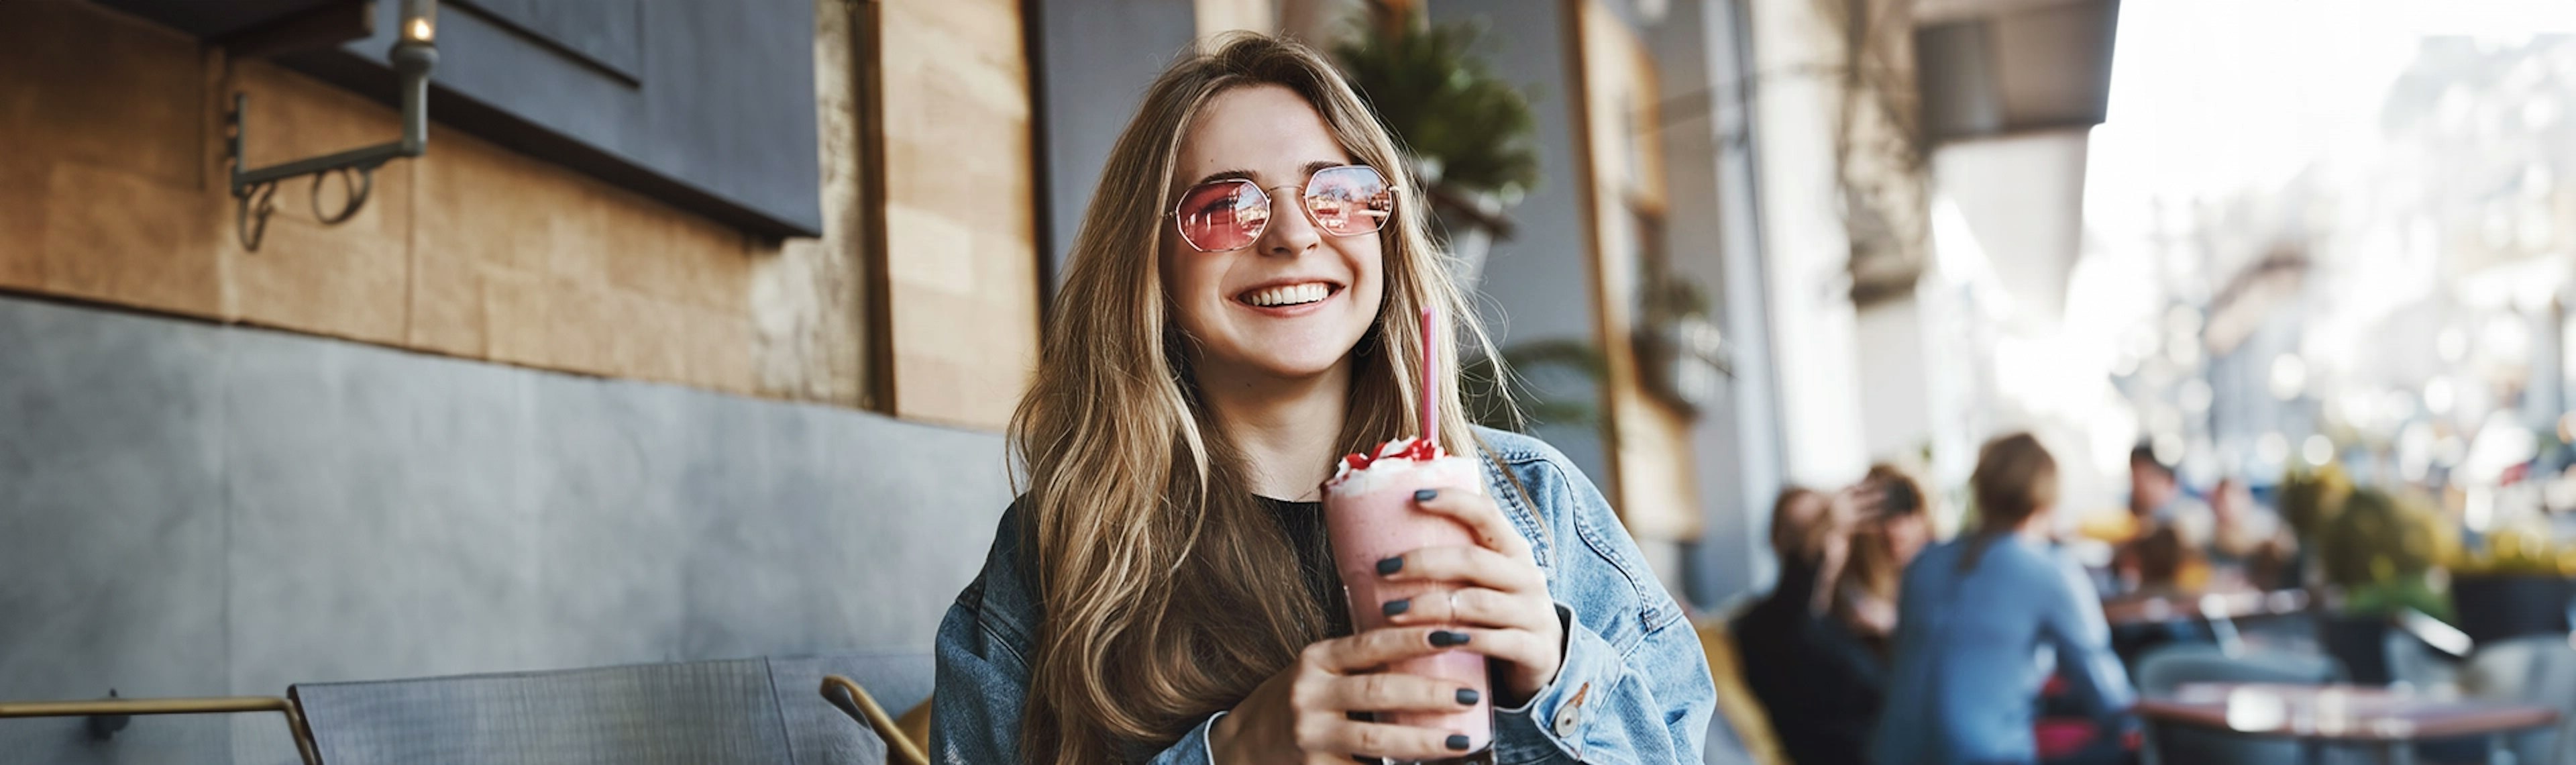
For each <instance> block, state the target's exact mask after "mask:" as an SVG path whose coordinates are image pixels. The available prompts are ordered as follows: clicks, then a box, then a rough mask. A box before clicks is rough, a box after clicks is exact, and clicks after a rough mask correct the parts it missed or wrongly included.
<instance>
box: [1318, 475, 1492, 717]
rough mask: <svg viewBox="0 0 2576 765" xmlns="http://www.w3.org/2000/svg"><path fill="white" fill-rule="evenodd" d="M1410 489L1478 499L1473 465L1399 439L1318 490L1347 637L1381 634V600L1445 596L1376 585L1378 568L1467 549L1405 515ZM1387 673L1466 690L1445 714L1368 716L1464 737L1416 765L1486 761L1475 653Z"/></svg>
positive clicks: (1484, 708) (1436, 587)
mask: <svg viewBox="0 0 2576 765" xmlns="http://www.w3.org/2000/svg"><path fill="white" fill-rule="evenodd" d="M1419 489H1439V490H1442V491H1467V492H1474V493H1478V494H1482V493H1484V491H1485V481H1484V473H1483V471H1482V470H1480V469H1479V466H1478V465H1477V463H1476V461H1475V460H1472V459H1468V458H1465V457H1450V456H1444V455H1442V454H1441V453H1440V447H1439V446H1438V445H1436V444H1434V443H1432V442H1430V441H1427V440H1419V439H1412V438H1406V439H1399V440H1395V441H1389V442H1387V443H1385V444H1383V445H1381V446H1379V447H1378V449H1377V451H1376V452H1374V453H1370V454H1353V455H1350V456H1348V457H1344V458H1342V463H1341V466H1340V468H1338V469H1337V470H1336V471H1335V472H1334V474H1333V479H1332V480H1331V481H1329V482H1326V483H1325V484H1324V523H1325V526H1326V533H1327V535H1329V536H1330V537H1331V538H1332V541H1333V561H1334V565H1335V567H1336V568H1337V569H1339V571H1340V572H1341V575H1342V587H1343V589H1344V590H1345V591H1346V593H1347V595H1348V599H1349V601H1350V607H1351V626H1352V628H1353V629H1354V630H1357V631H1359V632H1366V631H1368V630H1371V629H1376V628H1378V627H1381V626H1385V624H1386V622H1387V618H1386V612H1385V611H1384V610H1383V606H1384V605H1385V604H1386V603H1387V602H1388V601H1393V600H1402V599H1406V598H1413V599H1416V601H1417V602H1421V601H1424V600H1436V599H1439V598H1445V597H1448V595H1449V591H1450V590H1451V589H1452V588H1453V585H1450V584H1448V583H1442V582H1419V581H1412V582H1389V581H1386V580H1385V578H1384V577H1381V576H1378V573H1377V562H1378V561H1380V560H1384V559H1387V558H1391V557H1395V556H1398V555H1403V554H1405V553H1409V552H1413V551H1414V550H1418V549H1421V548H1424V547H1434V546H1443V545H1462V546H1463V545H1473V544H1475V543H1476V542H1475V537H1474V535H1473V533H1472V532H1470V531H1468V529H1467V527H1466V526H1465V525H1463V524H1460V523H1458V522H1457V521H1454V520H1450V519H1449V518H1447V517H1445V516H1441V515H1435V514H1432V513H1430V512H1428V511H1425V510H1422V509H1420V508H1417V507H1415V506H1414V499H1413V492H1414V491H1416V490H1419ZM1387 671H1390V672H1401V673H1405V674H1410V675H1419V676H1422V677H1428V678H1431V679H1433V680H1437V681H1440V682H1444V683H1456V684H1457V687H1460V688H1473V689H1475V690H1476V694H1477V700H1476V703H1475V705H1473V706H1462V707H1460V708H1459V710H1458V711H1455V712H1382V713H1377V714H1374V715H1372V718H1373V719H1374V720H1376V721H1377V722H1384V723H1392V724H1396V725H1412V726H1419V727H1424V728H1430V729H1433V730H1438V731H1443V732H1447V733H1453V734H1466V736H1467V741H1468V745H1467V752H1466V753H1462V754H1460V755H1458V756H1456V757H1452V758H1445V759H1437V760H1424V761H1421V762H1425V763H1489V762H1492V761H1493V743H1494V735H1493V730H1494V710H1493V703H1492V699H1493V693H1492V689H1491V688H1489V687H1487V685H1488V680H1487V676H1486V674H1485V657H1484V656H1483V655H1480V654H1475V653H1470V652H1467V651H1464V650H1457V649H1452V650H1447V651H1442V652H1439V653H1435V654H1432V655H1429V656H1424V657H1421V658H1417V659H1412V660H1408V661H1400V662H1395V663H1393V664H1390V665H1388V666H1387Z"/></svg>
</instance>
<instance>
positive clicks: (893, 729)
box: [823, 675, 930, 765]
mask: <svg viewBox="0 0 2576 765" xmlns="http://www.w3.org/2000/svg"><path fill="white" fill-rule="evenodd" d="M823 698H824V699H826V700H828V701H831V702H832V706H834V707H836V708H838V709H840V710H841V711H842V713H844V714H847V715H849V716H850V719H852V720H856V721H858V723H859V725H860V726H861V727H864V728H867V729H868V730H869V731H871V732H873V733H875V734H876V735H877V738H879V739H883V740H884V741H885V743H886V762H887V763H889V765H930V757H929V756H927V755H924V754H922V750H921V746H920V745H919V744H917V743H915V742H914V739H913V738H912V736H911V735H909V734H907V733H906V732H905V730H904V726H902V725H900V724H898V723H896V722H895V719H894V718H893V717H891V716H888V715H887V714H886V711H885V707H881V706H878V705H877V700H876V698H875V697H873V696H869V695H868V690H867V689H866V688H861V687H859V683H858V681H855V680H851V679H850V678H848V677H844V676H841V675H824V676H823ZM929 709H930V702H927V701H924V702H922V703H921V706H919V707H917V708H916V709H915V710H914V711H915V712H920V713H922V714H921V718H922V721H923V723H924V725H923V727H925V728H927V727H928V722H929V717H930V716H929V714H928V710H929ZM912 715H913V713H910V712H907V713H905V715H904V716H906V717H911V716H912Z"/></svg>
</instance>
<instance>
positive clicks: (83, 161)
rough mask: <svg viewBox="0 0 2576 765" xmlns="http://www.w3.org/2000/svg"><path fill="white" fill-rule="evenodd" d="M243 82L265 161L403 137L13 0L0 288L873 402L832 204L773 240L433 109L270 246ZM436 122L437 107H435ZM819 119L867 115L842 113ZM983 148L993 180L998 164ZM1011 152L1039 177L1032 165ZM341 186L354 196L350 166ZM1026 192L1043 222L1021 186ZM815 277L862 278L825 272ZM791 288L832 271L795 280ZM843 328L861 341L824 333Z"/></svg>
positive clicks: (302, 206) (295, 200)
mask: <svg viewBox="0 0 2576 765" xmlns="http://www.w3.org/2000/svg"><path fill="white" fill-rule="evenodd" d="M815 7H816V9H817V12H818V13H819V14H823V17H822V19H821V20H822V21H824V22H826V23H825V24H822V25H820V26H818V28H819V29H822V30H824V31H823V32H822V33H821V34H820V35H819V36H818V37H817V38H816V39H815V40H813V41H811V44H813V45H815V46H816V47H817V49H818V52H835V53H836V54H837V55H834V56H831V57H830V58H829V60H831V61H836V62H839V64H840V65H841V66H844V67H846V66H847V62H848V54H847V52H846V51H847V49H848V46H849V45H850V44H851V38H850V36H849V35H850V27H849V25H848V23H847V20H846V18H843V17H842V16H841V15H840V14H843V13H846V5H845V3H843V2H842V0H816V2H815ZM1011 13H1012V14H1016V10H1015V6H1014V7H1012V9H1011ZM1015 18H1016V16H1015V15H1012V16H1006V17H1003V18H1002V19H1001V21H1002V22H1010V21H1013V20H1015ZM988 26H991V25H989V24H988ZM1010 29H1011V30H1013V31H1009V32H1006V33H1005V34H1012V35H1015V34H1016V31H1015V30H1016V27H1015V26H1014V27H1010ZM1014 39H1016V38H1014ZM804 42H805V41H797V42H795V43H793V44H804ZM925 44H926V45H935V44H936V43H929V42H925ZM925 50H929V49H928V48H925ZM1016 50H1017V48H1016V47H1014V48H1012V51H1013V52H1014V56H1016ZM1012 61H1013V62H1016V58H1013V59H1012ZM819 74H822V75H823V76H818V78H817V85H816V88H817V91H818V93H817V95H818V97H821V98H823V100H824V101H825V102H827V103H831V104H835V105H837V106H838V107H839V108H841V109H843V110H847V109H850V108H852V104H853V99H852V95H851V88H853V87H854V86H853V84H852V83H851V81H850V78H849V77H848V76H847V75H846V74H843V73H840V72H833V73H819ZM986 79H987V80H991V79H992V78H986ZM1013 83H1024V80H1011V79H1009V78H1001V79H999V80H996V81H995V84H987V85H984V86H982V87H981V90H980V91H978V90H976V89H974V88H966V89H965V90H967V91H968V92H988V93H1002V94H1005V96H1003V97H998V98H996V99H993V100H996V101H999V102H1003V103H1010V102H1011V99H1012V98H1017V99H1019V103H1025V100H1026V92H1025V85H1024V84H1016V85H1015V84H1013ZM968 84H970V85H971V84H973V83H972V82H969V83H968ZM943 86H944V87H951V88H955V87H957V83H953V82H951V83H945V84H944V85H943ZM236 91H239V92H243V93H247V94H249V95H250V99H251V100H250V114H249V119H248V123H249V131H248V133H247V134H246V144H247V145H246V146H245V151H246V153H247V154H248V155H249V157H250V162H251V164H253V165H269V164H275V163H279V162H284V161H288V160H293V159H300V158H303V157H308V156H314V155H318V154H323V153H327V152H332V151H338V150H343V149H349V148H354V147H358V146H363V145H369V144H373V143H378V142H382V141H385V140H389V139H391V138H393V137H394V136H396V135H398V133H399V130H398V127H397V125H396V115H395V113H394V111H393V110H391V109H389V108H386V107H385V106H382V105H380V104H378V103H376V102H375V101H373V100H371V99H369V98H366V97H364V96H361V95H359V94H356V93H352V92H349V91H346V90H343V89H341V88H338V87H336V86H331V85H326V84H323V83H320V82H317V81H315V80H312V79H309V78H306V77H304V76H302V75H299V74H295V73H292V72H289V71H287V70H285V69H283V68H280V67H277V66H273V65H270V64H267V63H264V62H259V61H226V60H224V58H223V56H222V55H221V54H220V53H218V52H213V51H210V50H208V49H205V48H203V47H202V46H200V45H199V43H198V42H197V41H196V40H194V39H191V38H189V37H188V36H186V35H183V34H180V33H178V32H176V31H173V30H170V29H166V28H163V27H159V26H156V25H154V24H151V23H148V22H144V21H140V20H137V19H134V18H131V17H126V16H123V15H120V14H118V13H115V12H113V11H108V10H104V9H101V8H99V7H96V6H93V5H90V4H86V3H78V2H66V1H64V0H23V1H20V2H0V146H7V147H9V150H8V151H6V152H0V289H7V290H15V291H21V292H31V293H39V294H48V295H57V296H65V297H71V298H77V299H81V300H90V301H98V302H104V303H113V304H118V305H124V306H130V307H134V308H139V309H144V310H150V311H158V312H165V313H173V314H180V315H186V316H193V317H200V318H206V319H212V320H217V321H231V322H243V323H249V324H257V325H262V326H270V327H277V328H282V329H289V330H294V331H299V332H308V333H313V334H320V335H328V336H334V337H341V338H347V339H352V340H359V341H364V342H371V343H379V344H385V345H393V346H400V347H406V348H412V349H417V350H422V351H429V352H435V353H443V354H451V355H457V356H464V357H471V358H481V359H490V360H494V361H501V362H507V363H513V364H523V365H527V366H533V367H542V368H548V369H559V370H566V371H573V372H581V373H586V374H596V375H602V376H611V377H625V378H635V379H645V380H654V381H661V382H670V383H678V384H684V385H692V386H698V387H704V388H711V389H716V390H722V391H729V392H735V393H745V394H763V395H775V396H782V397H791V398H805V399H808V400H820V401H826V402H829V403H837V404H844V405H859V404H860V403H862V402H861V399H860V391H861V389H862V388H863V387H864V386H863V385H861V384H860V380H861V379H862V378H864V376H865V375H866V374H867V372H868V370H867V369H866V368H865V366H864V364H863V363H862V362H860V361H858V359H859V358H860V357H861V354H859V353H858V352H857V351H856V347H857V346H858V345H860V344H861V343H862V342H863V338H864V337H865V331H864V329H863V327H862V326H861V325H862V322H863V319H862V318H861V315H860V313H859V310H860V308H859V307H860V303H859V300H860V297H861V296H860V294H859V293H860V290H859V289H858V288H857V285H856V284H854V283H853V282H852V281H851V280H850V279H848V278H846V276H847V275H848V274H851V273H854V272H855V271H857V266H856V261H857V259H858V254H859V253H858V250H857V248H856V247H855V245H854V241H855V237H856V236H857V232H856V231H854V230H853V229H854V228H855V227H854V226H852V225H848V224H847V223H845V222H843V221H844V220H845V219H846V216H839V215H832V216H827V218H831V219H832V220H833V222H834V223H835V224H836V225H832V226H829V227H828V228H829V229H830V230H828V231H827V233H826V236H825V237H824V238H823V239H822V240H819V241H818V240H791V241H790V242H777V241H766V240H760V239H756V238H753V237H748V236H746V235H744V234H743V233H742V232H741V231H739V230H736V229H734V228H732V227H730V226H726V225H723V224H719V223H717V222H715V221H713V220H711V219H709V218H706V217H703V216H699V215H695V214H691V213H687V212H683V211H680V210H678V209H676V208H673V207H671V206H669V205H667V204H664V203H662V202H659V201H656V200H653V199H649V198H646V197H644V196H642V195H640V194H637V193H634V192H632V191H629V190H626V189H623V188H619V187H616V186H612V185H610V184H607V183H605V182H602V181H599V180H597V179H595V178H593V177H591V176H588V175H584V174H580V173H576V172H573V171H571V170H569V169H567V168H565V167H562V166H560V165H558V164H555V163H553V162H549V161H547V160H545V159H544V158H539V157H530V156H526V155H522V154H518V153H516V152H512V151H509V150H505V149H502V148H499V147H496V146H494V145H492V144H490V143H488V142H485V141H481V140H478V139H475V138H471V137H467V136H464V135H462V134H459V133H457V132H456V131H453V130H449V129H446V128H444V127H440V126H437V125H436V124H435V123H433V125H432V128H431V136H430V144H429V153H428V154H427V155H426V156H424V157H420V158H417V159H407V160H398V161H395V162H392V163H390V164H387V165H386V166H384V168H382V169H381V170H379V171H378V172H377V173H376V179H375V188H374V191H373V194H372V198H371V200H370V201H369V203H368V204H367V206H366V207H365V208H364V210H362V211H361V212H360V213H359V214H358V215H357V216H356V217H355V218H353V219H351V220H350V221H348V222H347V223H344V224H341V225H338V226H324V225H321V224H320V223H319V222H318V221H316V220H315V219H314V215H313V212H312V211H311V197H310V189H311V188H312V187H311V182H310V181H309V180H304V179H298V180H291V181H288V182H286V183H284V184H281V185H280V187H279V189H278V192H277V194H276V197H275V202H276V205H277V211H276V213H275V214H274V215H273V216H272V217H271V218H270V221H269V224H268V231H267V234H266V240H265V242H264V243H263V245H262V246H261V247H260V248H259V249H258V250H257V251H249V250H246V249H244V248H243V247H242V245H241V244H240V243H239V241H238V238H237V236H236V230H235V226H234V208H233V199H232V196H231V194H230V191H229V189H228V188H226V185H225V158H224V150H223V135H224V133H223V116H222V110H223V109H225V108H229V105H230V97H229V94H231V93H233V92H236ZM1019 111H1020V113H1019V114H1016V115H1013V118H1015V119H1018V120H1020V122H1019V123H1018V124H1020V125H1022V126H1023V127H1022V128H1021V129H1020V130H1019V132H1017V133H1011V132H1010V131H1009V130H1008V129H1002V131H1001V133H1002V134H1004V135H1017V136H1021V137H1023V138H1024V137H1025V134H1026V131H1025V127H1024V126H1025V119H1026V114H1025V111H1026V109H1025V107H1024V106H1023V107H1021V108H1020V110H1019ZM431 113H432V118H433V120H435V118H436V115H437V113H438V112H437V105H436V102H435V101H433V102H432V106H431ZM818 120H819V122H820V123H821V124H822V125H824V126H825V127H826V128H827V129H831V128H837V129H840V130H844V131H848V130H851V125H850V116H849V115H848V114H846V113H842V114H826V115H823V116H821V117H819V118H818ZM836 138H837V139H838V140H831V141H827V142H826V145H827V147H828V148H827V149H826V150H825V151H823V152H822V153H821V155H820V156H818V161H820V162H821V163H822V164H823V165H824V166H825V168H826V169H827V171H828V172H826V173H825V177H826V179H827V180H826V186H827V187H829V188H827V189H826V191H827V196H831V195H832V194H831V193H830V192H836V191H837V192H839V194H838V197H837V198H839V199H843V200H848V199H850V198H851V197H850V195H849V193H848V188H846V187H854V186H855V184H856V181H855V180H854V178H855V177H856V176H857V175H858V167H857V165H856V163H857V161H858V158H857V151H856V149H855V147H854V142H853V141H852V140H850V138H849V137H839V136H836ZM1020 151H1021V154H1022V155H1025V147H1022V148H1021V149H1020ZM968 164H970V165H973V166H976V167H983V168H987V169H985V170H983V171H981V172H986V173H990V172H992V171H991V170H990V169H989V168H990V167H995V166H1000V165H997V164H996V161H995V160H990V159H976V160H974V161H972V162H969V163H968ZM1016 167H1019V168H1021V169H1020V170H1019V172H1020V173H1021V174H1022V175H1025V160H1024V159H1023V160H1021V164H1020V165H1017V166H1016ZM834 184H838V185H837V186H836V185H834ZM324 194H325V199H326V201H336V200H337V199H339V198H340V194H341V191H340V189H339V186H338V183H337V181H336V180H335V181H333V182H331V183H330V184H329V185H328V186H327V187H326V190H325V192H324ZM952 206H957V205H952ZM1010 207H1012V208H1016V209H1020V210H1021V211H1022V214H1023V215H1025V208H1026V205H1025V204H1024V203H1015V204H1012V205H1010ZM1025 229H1026V226H1025V224H1022V225H1021V226H1020V227H1019V229H1018V230H1021V231H1022V232H1023V233H1022V234H1021V235H1020V236H1021V240H1022V241H1025V238H1026V237H1025ZM817 274H820V275H825V276H835V277H841V278H834V279H831V280H829V281H828V283H824V282H823V281H820V279H821V277H817V276H814V275H817ZM756 278H766V279H767V280H768V287H767V292H766V293H765V294H766V295H767V297H766V298H764V299H760V300H755V299H754V283H755V279H756ZM792 279H816V280H818V281H817V282H816V284H814V285H810V288H808V287H809V285H805V284H801V283H799V284H782V282H783V281H786V280H792ZM962 292H967V293H973V292H974V290H971V289H969V290H962ZM1029 302H1030V303H1032V304H1033V302H1034V301H1029ZM1032 310H1033V308H1032ZM1028 323H1029V325H1030V326H1032V327H1033V326H1034V319H1033V318H1031V319H1029V321H1028ZM763 327H772V328H776V329H774V330H773V331H772V334H777V335H789V334H792V335H795V336H794V337H788V338H783V339H782V338H778V337H772V336H771V334H764V330H763V329H762V328H763ZM831 342H839V343H843V344H846V345H848V346H850V347H849V348H846V349H830V348H821V347H818V345H819V344H822V343H831ZM1019 348H1020V346H1017V345H1014V346H1011V349H1012V350H1013V351H1014V352H1016V351H1017V350H1018V349H1019ZM1007 405H1008V404H1007V403H1005V404H1003V406H1005V407H1007Z"/></svg>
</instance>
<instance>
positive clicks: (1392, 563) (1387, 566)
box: [1377, 555, 1404, 576]
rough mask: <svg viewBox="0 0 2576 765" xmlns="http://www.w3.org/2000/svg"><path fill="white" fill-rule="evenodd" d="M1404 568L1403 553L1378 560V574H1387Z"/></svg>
mask: <svg viewBox="0 0 2576 765" xmlns="http://www.w3.org/2000/svg"><path fill="white" fill-rule="evenodd" d="M1402 570H1404V556H1402V555H1398V556H1395V557H1393V558H1387V559H1385V560H1381V561H1378V562H1377V575H1378V576H1386V575H1388V574H1392V573H1395V572H1398V571H1402Z"/></svg>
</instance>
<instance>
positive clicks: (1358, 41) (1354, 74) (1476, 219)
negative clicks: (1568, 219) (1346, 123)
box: [1333, 13, 1539, 289]
mask: <svg viewBox="0 0 2576 765" xmlns="http://www.w3.org/2000/svg"><path fill="white" fill-rule="evenodd" d="M1481 36H1482V30H1480V29H1478V28H1477V27H1475V26H1473V25H1469V24H1430V23H1428V22H1427V21H1425V20H1424V19H1423V18H1422V17H1421V15H1420V14H1418V13H1410V14H1402V15H1398V16H1394V17H1390V18H1385V19H1380V20H1377V21H1374V22H1371V23H1368V24H1365V25H1363V28H1362V30H1361V31H1360V33H1359V34H1358V35H1356V36H1354V37H1352V38H1350V39H1348V40H1346V41H1344V42H1342V43H1341V44H1338V45H1335V46H1333V55H1334V58H1335V59H1337V60H1338V61H1339V63H1340V64H1341V67H1342V71H1343V73H1344V74H1345V75H1347V76H1348V77H1349V78H1350V81H1351V85H1352V86H1353V87H1354V88H1357V89H1358V90H1359V91H1360V94H1361V96H1362V97H1364V98H1367V99H1368V102H1369V106H1370V107H1371V108H1373V109H1375V110H1376V111H1377V115H1378V119H1379V120H1380V121H1382V122H1384V123H1386V127H1387V129H1388V130H1389V131H1390V132H1393V133H1394V134H1395V136H1396V138H1397V140H1398V141H1400V142H1402V143H1403V144H1404V149H1405V152H1406V153H1407V154H1409V155H1410V156H1411V158H1412V159H1413V162H1414V169H1415V172H1416V175H1418V176H1419V177H1420V179H1421V182H1422V185H1423V187H1424V188H1423V189H1422V190H1421V191H1422V196H1423V197H1424V198H1425V199H1427V200H1429V201H1430V203H1431V209H1432V214H1433V216H1432V217H1433V226H1432V233H1433V235H1435V236H1437V237H1439V239H1440V240H1441V245H1442V247H1443V248H1444V249H1446V250H1447V251H1448V252H1449V253H1450V255H1451V256H1452V257H1454V258H1456V259H1457V261H1456V267H1457V274H1458V278H1459V280H1460V283H1461V284H1463V285H1465V286H1467V287H1469V288H1471V289H1472V288H1473V287H1474V286H1475V283H1476V279H1477V276H1478V275H1479V274H1480V273H1482V271H1483V269H1484V262H1485V256H1486V253H1487V251H1488V250H1489V249H1490V248H1491V247H1492V243H1493V241H1494V240H1495V239H1496V238H1510V236H1511V230H1512V225H1511V219H1510V218H1507V217H1505V216H1504V213H1505V212H1506V211H1507V210H1509V209H1510V208H1511V206H1512V205H1514V204H1516V203H1518V202H1519V201H1520V198H1521V196H1522V195H1523V194H1526V193H1528V192H1529V190H1530V188H1531V187H1533V186H1536V185H1537V184H1538V178H1539V174H1538V147H1537V144H1536V139H1535V137H1534V136H1535V134H1536V131H1537V124H1538V123H1537V119H1536V117H1535V116H1534V115H1533V113H1532V112H1531V111H1530V98H1529V96H1528V95H1527V94H1526V93H1524V92H1522V91H1521V89H1520V88H1519V87H1518V86H1515V85H1513V84H1512V83H1511V82H1510V81H1508V80H1505V79H1503V78H1501V77H1499V76H1496V75H1495V74H1494V73H1493V72H1492V71H1491V70H1490V69H1488V68H1486V66H1485V62H1484V60H1483V59H1482V58H1479V57H1477V56H1476V55H1475V54H1474V53H1473V48H1474V46H1475V44H1476V41H1477V39H1478V38H1480V37H1481Z"/></svg>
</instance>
